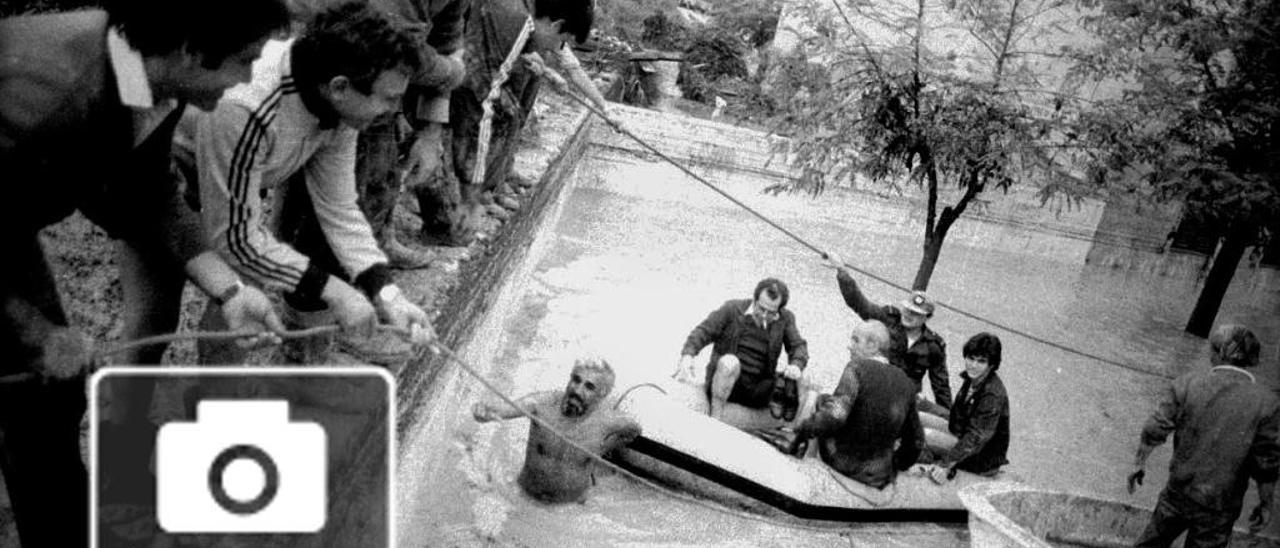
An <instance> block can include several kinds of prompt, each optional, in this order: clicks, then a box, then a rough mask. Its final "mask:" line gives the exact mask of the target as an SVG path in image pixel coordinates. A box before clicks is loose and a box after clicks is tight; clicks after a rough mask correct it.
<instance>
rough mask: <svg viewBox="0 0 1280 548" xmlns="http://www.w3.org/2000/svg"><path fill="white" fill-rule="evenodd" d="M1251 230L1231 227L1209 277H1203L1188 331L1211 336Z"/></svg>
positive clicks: (1197, 334) (1210, 269) (1201, 335)
mask: <svg viewBox="0 0 1280 548" xmlns="http://www.w3.org/2000/svg"><path fill="white" fill-rule="evenodd" d="M1248 235H1249V232H1248V231H1246V230H1231V231H1228V232H1227V234H1226V236H1224V237H1223V239H1222V248H1221V249H1219V250H1218V256H1217V257H1216V258H1215V259H1214V260H1213V266H1212V267H1210V268H1209V276H1208V277H1206V278H1205V280H1204V288H1202V289H1201V290H1200V298H1199V299H1197V300H1196V307H1195V308H1194V309H1192V311H1191V319H1189V320H1187V328H1186V332H1187V333H1190V334H1192V335H1195V336H1197V337H1208V336H1209V330H1210V329H1212V328H1213V320H1214V319H1215V318H1217V317H1218V308H1220V307H1221V306H1222V297H1223V296H1224V295H1226V294H1227V288H1228V287H1229V286H1230V285H1231V278H1233V277H1235V275H1236V268H1237V267H1239V266H1240V257H1243V256H1244V249H1245V247H1248V244H1249V243H1250V241H1249V237H1248Z"/></svg>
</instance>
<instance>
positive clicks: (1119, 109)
mask: <svg viewBox="0 0 1280 548" xmlns="http://www.w3.org/2000/svg"><path fill="white" fill-rule="evenodd" d="M1087 24H1088V26H1089V27H1090V28H1091V29H1092V30H1094V31H1095V32H1096V33H1097V34H1098V35H1099V36H1100V37H1102V39H1103V41H1102V43H1101V44H1100V45H1099V46H1098V47H1097V48H1095V49H1092V50H1089V51H1086V52H1083V55H1082V62H1081V64H1080V66H1079V67H1078V69H1077V70H1078V74H1079V76H1080V77H1082V78H1091V79H1093V80H1095V81H1098V80H1104V79H1121V80H1127V81H1131V82H1133V83H1134V84H1133V85H1132V86H1130V87H1129V88H1128V89H1125V90H1124V91H1123V92H1122V93H1120V94H1119V96H1118V97H1115V98H1113V99H1111V100H1109V101H1107V102H1105V103H1104V104H1103V105H1101V107H1100V108H1099V110H1098V113H1097V115H1096V116H1094V117H1093V118H1092V119H1090V120H1089V122H1090V123H1089V124H1088V125H1087V129H1088V130H1089V131H1088V132H1087V133H1086V134H1085V135H1084V137H1083V139H1088V140H1090V141H1091V142H1090V144H1091V145H1093V146H1096V147H1097V149H1098V150H1099V151H1100V152H1099V154H1098V155H1097V156H1096V158H1095V159H1094V162H1093V164H1092V165H1091V171H1092V173H1093V175H1094V177H1098V178H1104V177H1110V178H1113V179H1116V180H1118V181H1121V182H1123V183H1124V184H1127V185H1129V186H1130V188H1132V189H1133V190H1134V192H1142V193H1146V194H1149V195H1151V196H1153V197H1154V198H1156V199H1159V200H1166V201H1167V200H1178V201H1183V202H1185V203H1186V205H1187V212H1188V213H1189V214H1191V215H1193V216H1195V217H1197V218H1198V220H1200V221H1203V222H1212V223H1218V224H1221V225H1224V226H1225V225H1232V226H1233V227H1238V228H1243V229H1245V230H1246V231H1247V232H1252V233H1255V234H1257V233H1259V232H1260V230H1259V229H1260V228H1264V227H1267V226H1268V225H1272V224H1273V223H1274V219H1275V218H1276V217H1277V214H1280V73H1278V72H1277V70H1276V67H1277V66H1280V6H1278V5H1277V4H1276V3H1275V2H1259V1H1253V0H1231V1H1225V0H1224V1H1218V2H1190V1H1185V0H1183V1H1177V2H1164V1H1156V0H1103V1H1101V2H1100V3H1099V8H1098V11H1097V13H1096V14H1095V15H1094V16H1093V17H1091V18H1089V19H1088V20H1087Z"/></svg>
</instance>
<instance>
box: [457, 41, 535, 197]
mask: <svg viewBox="0 0 1280 548" xmlns="http://www.w3.org/2000/svg"><path fill="white" fill-rule="evenodd" d="M530 34H533V18H532V17H525V18H524V26H523V27H520V34H519V35H517V36H516V42H515V44H514V45H512V46H511V51H509V52H507V57H506V58H505V59H503V60H502V65H501V66H499V67H498V74H496V75H494V77H493V81H492V82H490V84H489V93H488V94H486V95H485V97H484V102H482V103H481V104H480V109H481V111H483V113H484V114H483V115H482V116H481V117H480V133H479V134H478V135H477V136H476V163H475V167H474V169H472V170H471V184H472V186H475V187H476V188H479V187H480V185H481V184H482V183H484V176H485V171H487V170H488V168H489V162H488V158H489V141H490V140H491V139H492V138H493V102H494V101H496V100H498V96H499V95H501V94H502V85H503V84H505V83H506V82H507V78H509V77H510V76H511V69H512V67H514V66H515V64H516V60H517V59H519V58H520V52H522V51H524V45H525V43H526V42H528V41H529V35H530Z"/></svg>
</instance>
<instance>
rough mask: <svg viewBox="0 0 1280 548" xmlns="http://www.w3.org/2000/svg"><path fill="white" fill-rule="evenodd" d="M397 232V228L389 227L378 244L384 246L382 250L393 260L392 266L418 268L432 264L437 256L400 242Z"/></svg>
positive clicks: (406, 268) (404, 268) (402, 268)
mask: <svg viewBox="0 0 1280 548" xmlns="http://www.w3.org/2000/svg"><path fill="white" fill-rule="evenodd" d="M395 234H396V231H395V230H392V229H390V228H388V229H387V230H384V231H383V232H382V235H381V236H382V237H381V238H379V241H378V246H379V247H381V248H382V251H383V252H384V253H386V254H387V259H388V260H389V261H391V267H392V268H399V269H401V270H416V269H419V268H426V267H427V266H428V265H430V264H431V260H432V259H434V258H435V257H434V256H433V255H432V254H431V253H430V252H426V251H418V250H416V249H413V248H411V247H409V246H407V245H404V244H402V243H400V240H398V239H396V235H395Z"/></svg>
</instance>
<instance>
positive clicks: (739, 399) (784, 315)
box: [673, 278, 809, 420]
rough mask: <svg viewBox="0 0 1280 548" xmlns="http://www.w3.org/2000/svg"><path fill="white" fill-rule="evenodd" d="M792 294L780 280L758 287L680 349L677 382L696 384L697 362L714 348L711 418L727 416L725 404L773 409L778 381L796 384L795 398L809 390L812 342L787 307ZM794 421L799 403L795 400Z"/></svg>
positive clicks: (696, 331)
mask: <svg viewBox="0 0 1280 548" xmlns="http://www.w3.org/2000/svg"><path fill="white" fill-rule="evenodd" d="M789 295H790V293H789V291H788V290H787V285H786V284H785V283H783V282H782V281H781V280H778V279H776V278H766V279H764V280H761V281H760V283H758V284H756V289H755V292H754V293H753V294H752V298H751V299H734V300H730V301H726V302H725V303H724V304H723V305H721V306H720V308H717V309H716V310H715V311H714V312H712V313H711V314H710V315H708V316H707V318H706V319H705V320H703V321H702V323H700V324H698V326H697V327H695V328H693V331H692V332H690V333H689V337H688V338H687V339H686V340H685V343H684V348H683V349H682V350H681V354H680V362H679V363H678V364H677V366H676V372H675V375H673V376H674V377H675V378H677V379H680V380H685V381H686V382H696V376H695V374H694V371H693V360H694V357H695V356H697V355H698V352H701V351H702V349H703V348H705V347H706V346H707V345H708V344H713V343H714V346H713V347H712V351H711V362H710V363H709V364H707V373H706V390H707V398H708V399H709V400H710V404H711V416H712V417H715V418H722V416H723V412H724V406H725V404H726V403H737V404H740V405H743V406H745V407H750V408H755V409H760V408H764V407H766V406H769V405H770V401H771V399H773V398H772V397H771V396H773V392H774V389H775V384H785V383H779V382H778V379H777V377H781V378H782V379H783V380H789V381H791V382H792V383H793V385H792V386H793V388H794V390H793V394H792V395H791V397H792V399H793V400H794V399H795V398H796V397H797V394H800V393H804V392H805V390H804V389H803V388H801V387H800V386H799V384H800V382H801V380H802V379H801V377H802V375H803V372H804V368H805V365H806V364H807V363H808V362H809V349H808V343H806V342H805V340H804V338H802V337H801V336H800V331H799V330H798V329H797V328H796V317H795V315H794V314H792V313H791V311H790V310H787V309H786V306H787V298H788V297H789ZM784 348H785V349H786V351H787V358H788V362H789V363H788V364H787V366H786V367H785V368H783V369H782V370H781V371H779V370H778V358H779V357H780V356H781V355H782V350H783V349H784ZM788 407H790V417H784V416H780V415H779V413H778V412H777V411H776V410H773V409H771V411H775V418H785V419H786V420H791V419H793V418H794V416H795V415H794V414H795V408H796V407H801V408H802V406H799V402H798V401H792V402H790V405H789V406H788Z"/></svg>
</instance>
